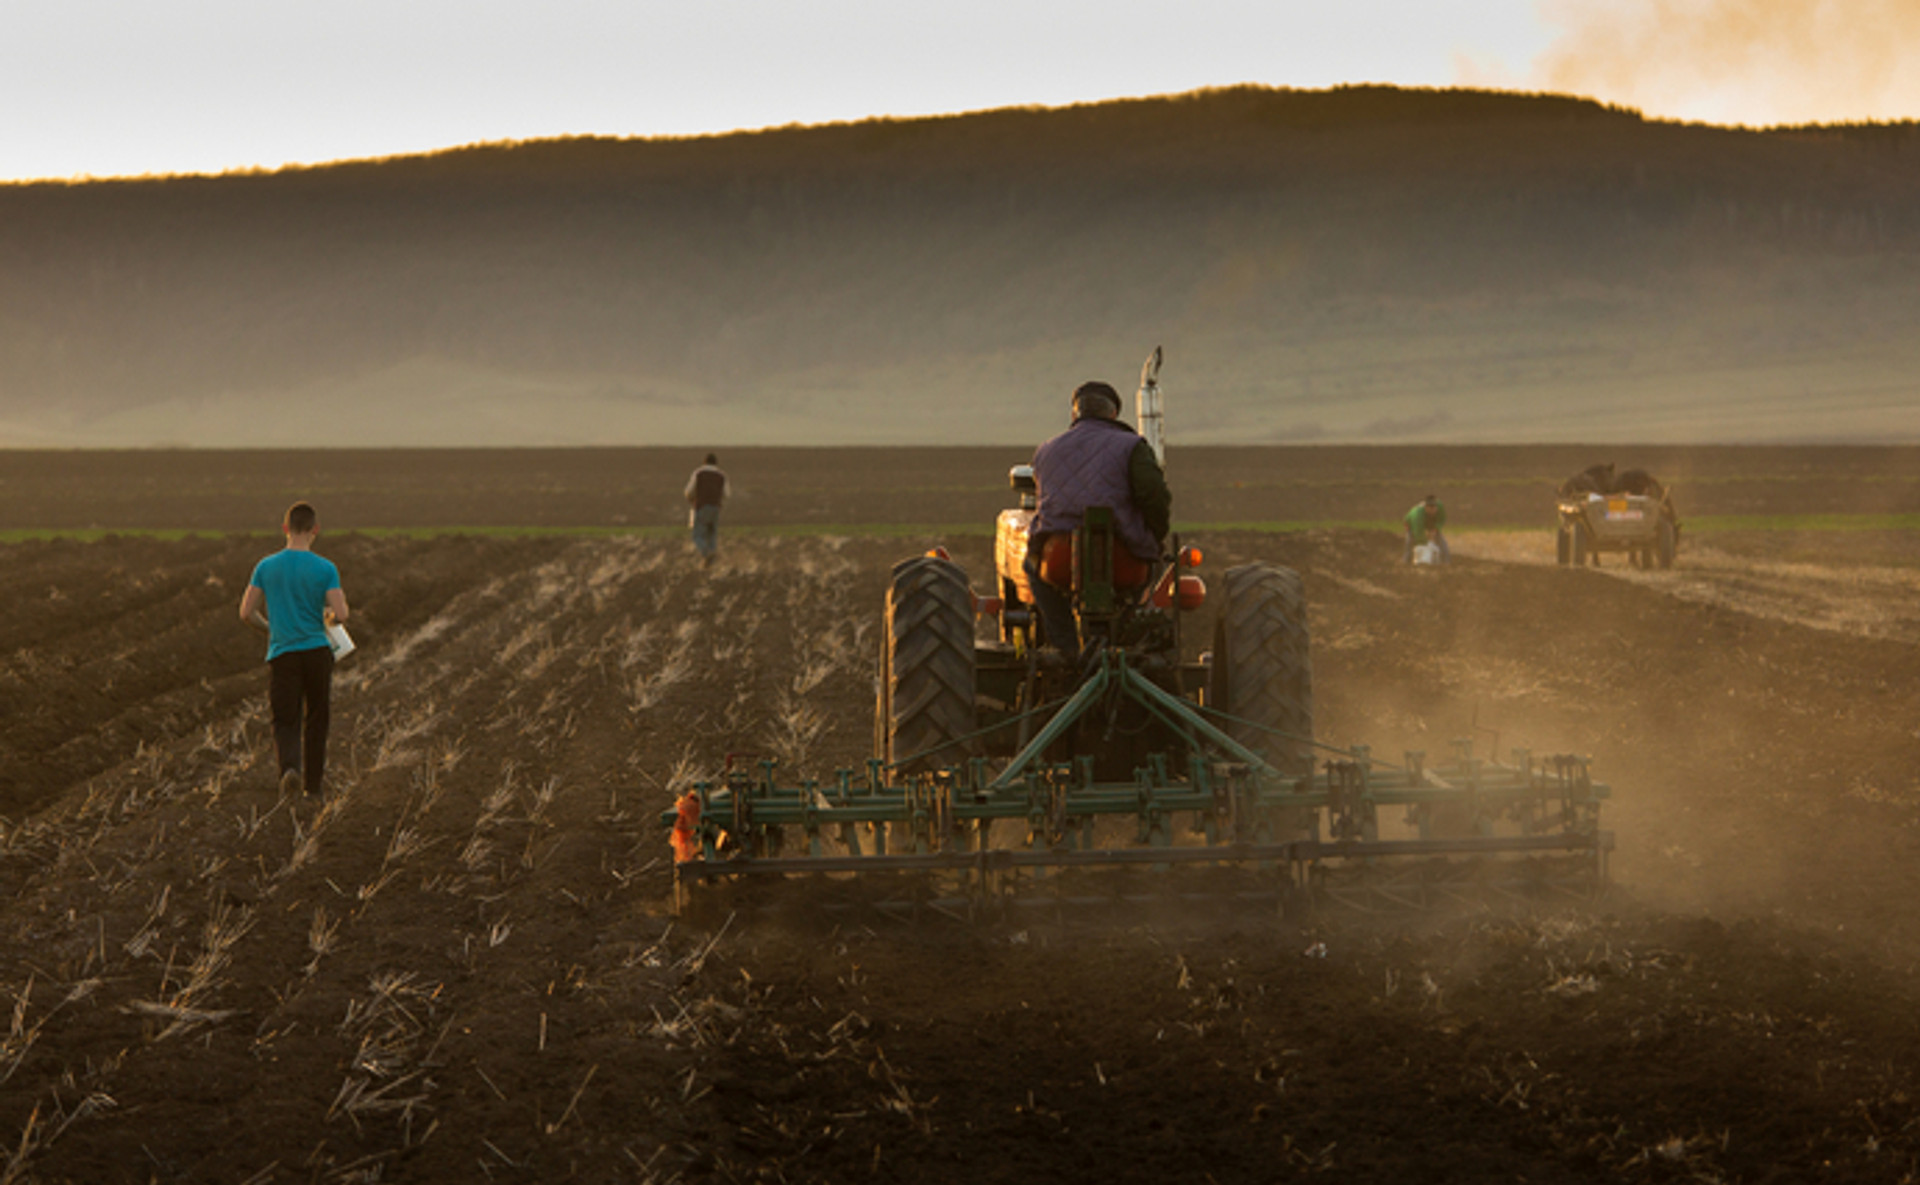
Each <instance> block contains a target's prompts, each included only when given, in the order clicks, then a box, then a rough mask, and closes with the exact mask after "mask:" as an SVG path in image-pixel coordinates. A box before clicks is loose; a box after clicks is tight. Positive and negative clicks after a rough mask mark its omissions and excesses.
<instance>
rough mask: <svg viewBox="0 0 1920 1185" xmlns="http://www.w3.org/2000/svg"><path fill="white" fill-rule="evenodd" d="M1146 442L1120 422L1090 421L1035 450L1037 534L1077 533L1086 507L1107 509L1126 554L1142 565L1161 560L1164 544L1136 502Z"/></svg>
mask: <svg viewBox="0 0 1920 1185" xmlns="http://www.w3.org/2000/svg"><path fill="white" fill-rule="evenodd" d="M1141 443H1142V441H1141V439H1140V436H1139V434H1138V433H1136V432H1135V431H1134V430H1133V429H1132V428H1129V427H1127V426H1126V425H1125V424H1123V423H1121V422H1120V421H1118V420H1107V419H1101V418H1099V417H1097V416H1087V417H1085V418H1083V419H1080V420H1077V421H1075V422H1074V425H1073V426H1072V427H1071V428H1068V429H1067V430H1066V431H1065V432H1062V433H1061V434H1060V435H1058V436H1056V437H1054V438H1053V439H1051V440H1049V441H1047V442H1046V443H1044V444H1042V445H1041V446H1040V447H1039V448H1038V449H1036V450H1034V454H1033V480H1034V483H1035V484H1036V485H1037V486H1039V495H1040V504H1039V513H1038V514H1036V515H1035V516H1034V521H1033V527H1032V534H1033V535H1034V536H1036V537H1037V536H1040V535H1052V534H1055V533H1056V532H1060V531H1072V530H1074V529H1075V528H1077V527H1079V525H1080V520H1081V518H1082V517H1084V516H1085V514H1086V511H1087V507H1089V506H1107V507H1111V508H1112V510H1113V522H1114V526H1115V527H1116V528H1117V529H1118V531H1119V534H1120V541H1121V542H1122V543H1125V544H1126V546H1127V550H1128V551H1130V552H1132V553H1133V554H1134V556H1135V557H1137V558H1139V559H1142V560H1147V561H1152V560H1155V559H1158V558H1159V556H1160V541H1159V540H1158V539H1156V538H1154V535H1153V532H1152V531H1150V530H1148V529H1147V524H1146V520H1145V519H1144V518H1142V517H1141V515H1140V508H1139V507H1138V506H1136V505H1134V501H1133V486H1132V479H1131V465H1132V461H1133V450H1134V449H1135V448H1136V447H1137V446H1138V445H1140V444H1141Z"/></svg>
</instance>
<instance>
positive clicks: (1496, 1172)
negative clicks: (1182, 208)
mask: <svg viewBox="0 0 1920 1185" xmlns="http://www.w3.org/2000/svg"><path fill="white" fill-rule="evenodd" d="M1202 541H1203V542H1204V543H1206V545H1207V549H1208V569H1209V570H1212V571H1216V572H1217V571H1222V570H1224V568H1225V567H1226V566H1227V565H1230V564H1232V563H1235V562H1240V561H1242V560H1245V559H1250V558H1266V559H1273V560H1277V561H1279V562H1285V563H1289V564H1292V565H1293V566H1296V567H1298V568H1300V569H1301V570H1302V571H1303V572H1304V573H1305V575H1306V580H1307V586H1308V589H1309V593H1310V597H1311V600H1312V605H1313V613H1314V618H1315V620H1314V628H1315V641H1316V651H1315V663H1316V681H1317V686H1318V688H1319V690H1320V693H1321V694H1320V705H1319V706H1320V720H1321V729H1322V732H1323V733H1324V734H1325V736H1326V737H1327V739H1329V740H1332V741H1335V742H1351V741H1367V742H1369V743H1372V744H1374V745H1375V746H1376V748H1377V750H1379V751H1382V753H1383V755H1386V756H1391V755H1393V754H1396V753H1397V752H1398V751H1399V749H1400V748H1403V747H1418V748H1425V749H1428V750H1436V751H1437V750H1440V749H1442V748H1444V747H1445V745H1446V744H1447V742H1448V741H1449V740H1450V739H1451V738H1452V737H1454V736H1456V735H1465V734H1468V733H1475V734H1476V735H1478V736H1479V738H1480V740H1481V743H1482V744H1483V745H1485V744H1487V743H1492V742H1493V741H1494V739H1495V738H1494V737H1493V735H1492V734H1493V733H1495V732H1497V733H1498V743H1499V745H1500V746H1501V747H1502V748H1506V747H1508V746H1511V745H1514V744H1531V745H1532V746H1533V747H1534V749H1535V751H1536V752H1554V751H1580V752H1590V753H1592V754H1593V755H1594V756H1595V757H1596V760H1597V762H1598V766H1599V770H1600V773H1601V775H1602V776H1603V777H1604V778H1606V779H1607V780H1608V781H1610V782H1612V783H1613V784H1614V785H1615V786H1616V788H1617V792H1618V797H1617V799H1616V802H1615V804H1614V806H1613V807H1611V808H1610V810H1609V814H1610V821H1611V823H1612V824H1613V825H1614V826H1616V827H1617V829H1618V830H1619V832H1620V844H1621V851H1620V855H1619V859H1618V861H1617V864H1616V872H1617V879H1618V881H1619V885H1618V887H1617V889H1616V890H1615V892H1614V894H1613V896H1612V897H1611V898H1610V899H1609V900H1608V901H1607V902H1605V903H1604V904H1603V905H1601V906H1600V907H1598V908H1594V909H1564V910H1563V909H1557V908H1543V909H1541V910H1539V911H1537V912H1530V913H1519V914H1475V915H1467V916H1453V917H1443V918H1431V919H1424V920H1421V921H1419V922H1416V923H1409V922H1406V921H1392V920H1387V921H1380V920H1369V919H1364V918H1358V917H1352V916H1343V915H1323V916H1321V917H1319V918H1317V919H1313V920H1311V921H1309V922H1305V923H1298V924H1289V923H1285V922H1283V921H1281V920H1279V919H1277V918H1273V917H1270V916H1266V915H1264V914H1242V915H1238V916H1224V915H1222V914H1220V913H1217V912H1206V911H1195V912H1188V913H1177V912H1174V911H1171V910H1168V911H1157V912H1155V913H1153V914H1152V915H1150V916H1149V915H1145V914H1115V915H1108V916H1104V917H1100V918H1098V919H1079V920H1075V919H1066V920H1052V919H1048V920H1041V921H1038V922H1025V923H1017V924H1010V925H1004V926H1002V925H987V926H980V927H975V928H960V927H953V926H944V925H933V926H924V927H921V928H918V929H910V928H903V927H894V926H888V925H884V924H882V923H879V922H865V923H860V922H848V921H843V920H835V919H834V918H830V917H827V916H825V915H819V914H814V913H812V912H811V910H810V906H811V904H812V899H811V897H810V896H809V895H808V894H806V893H798V894H795V895H794V899H793V901H792V902H790V903H789V904H787V905H785V906H780V907H775V908H768V909H764V910H761V911H758V912H753V913H743V914H739V915H737V916H733V917H731V919H730V920H729V919H727V918H726V915H725V914H724V912H723V913H721V914H720V915H719V917H718V919H717V920H716V921H715V923H714V924H713V925H711V926H706V927H701V926H696V925H693V924H690V923H678V924H676V923H674V922H673V921H672V920H671V919H669V918H668V917H667V916H666V914H665V911H664V905H665V896H666V888H667V884H668V880H667V868H666V864H665V860H666V857H667V849H666V845H665V844H664V842H663V841H662V837H661V836H660V834H659V832H658V831H657V828H656V827H655V825H654V822H653V820H654V818H655V816H656V815H657V813H658V812H659V810H660V809H661V808H662V807H664V806H665V805H666V804H667V803H668V802H669V801H670V797H671V793H672V791H673V790H675V789H677V788H678V786H679V785H681V784H683V783H684V782H685V781H687V780H688V779H690V778H692V777H694V776H698V775H700V774H706V773H711V772H712V771H714V770H715V769H717V768H718V767H719V765H720V764H721V763H722V762H723V761H724V760H725V757H726V755H727V754H728V753H740V754H752V755H770V754H775V753H778V754H780V755H782V756H783V757H784V758H786V759H788V760H789V761H791V762H792V763H793V765H794V767H795V768H801V769H811V770H816V771H826V770H829V769H831V768H832V767H833V766H835V765H840V764H852V763H855V762H857V761H858V760H860V759H861V758H863V757H864V756H865V753H866V748H867V745H868V740H869V735H870V733H869V730H870V712H871V685H870V682H869V673H868V663H869V655H870V650H871V645H872V630H873V629H874V628H875V625H874V622H875V621H876V619H877V617H878V612H877V609H878V606H879V603H880V597H881V595H882V590H883V588H884V582H885V579H886V571H887V567H888V565H889V564H890V563H891V561H892V560H894V559H896V558H899V557H900V556H901V555H903V554H907V553H910V552H911V551H912V550H914V549H915V548H916V547H919V546H924V545H925V543H926V542H928V541H924V540H922V541H916V540H889V539H871V538H804V539H782V538H768V537H759V538H751V539H740V538H729V539H728V540H727V541H726V544H725V551H724V554H723V559H722V561H721V563H720V564H719V565H718V566H716V567H715V568H714V569H712V570H710V571H702V570H701V569H699V568H698V567H697V566H695V565H693V564H692V563H690V562H689V556H688V554H687V551H686V549H685V547H684V544H683V543H682V542H681V541H680V540H678V539H646V538H606V539H577V540H569V539H553V538H532V539H472V538H459V539H436V538H422V539H410V538H409V539H373V538H366V537H359V536H351V535H345V536H340V537H333V538H328V539H326V540H323V545H322V549H323V550H324V551H325V552H326V553H327V554H329V555H331V556H332V557H333V558H335V559H336V560H338V561H339V562H340V564H341V566H342V570H343V572H344V573H345V575H346V579H347V583H348V587H349V590H350V593H351V595H352V596H353V598H354V601H355V604H356V608H357V611H358V612H359V614H360V624H359V628H358V629H357V630H356V634H357V637H358V638H359V640H360V642H361V645H362V650H361V652H360V653H358V654H356V655H355V656H354V657H353V658H352V659H351V660H349V662H348V663H347V664H345V665H343V666H342V668H341V671H340V683H339V692H338V698H337V709H336V711H337V717H336V725H335V737H336V745H335V756H334V767H335V770H336V775H335V779H334V785H335V790H336V795H335V797H333V798H332V799H331V800H330V801H329V802H328V803H327V804H326V806H325V807H324V809H320V808H317V807H316V806H315V805H314V804H311V803H305V802H286V801H283V800H281V799H280V798H279V797H278V795H277V792H276V791H275V790H274V789H273V787H272V784H271V782H272V780H271V778H270V777H269V774H268V770H269V768H270V765H271V761H270V758H269V756H268V753H267V749H268V742H267V739H266V730H265V727H264V719H263V717H264V705H263V696H262V694H261V693H262V690H263V686H264V674H263V672H262V671H261V670H260V669H259V656H258V650H259V644H258V641H257V640H256V639H255V638H254V637H253V636H252V635H250V634H247V633H246V632H244V631H243V630H241V629H240V627H239V626H238V625H237V623H236V622H234V620H233V606H234V604H235V603H236V602H237V599H238V591H239V587H240V584H241V583H242V582H243V581H244V580H245V578H246V572H247V569H248V567H249V566H250V564H251V562H252V560H253V559H254V558H256V556H257V555H258V554H259V553H260V552H261V551H262V550H263V549H264V548H265V547H267V546H270V545H271V541H270V540H268V539H262V538H258V537H254V538H245V537H228V538H222V539H194V540H184V541H179V542H173V543H166V542H159V541H152V540H140V539H125V538H123V539H115V540H108V541H104V542H100V543H91V544H77V543H69V542H35V543H23V544H14V545H8V546H7V547H6V548H5V550H6V552H7V563H6V564H5V565H4V567H0V592H4V593H5V594H6V595H7V597H8V600H9V603H10V604H11V605H12V606H14V607H15V608H14V611H13V612H12V613H10V614H9V615H8V616H7V617H6V618H4V619H0V709H4V717H0V718H4V720H5V721H6V722H7V723H6V726H5V729H4V732H3V733H0V778H3V779H4V784H5V787H6V795H7V798H6V802H5V803H4V805H3V806H0V811H4V813H5V814H6V816H7V817H8V819H9V820H10V821H9V822H8V824H7V825H6V827H5V830H4V838H3V841H0V883H3V884H4V887H5V889H6V890H7V900H8V902H9V905H8V906H7V908H6V913H5V915H4V918H3V919H0V988H4V990H5V991H6V993H7V994H8V996H9V997H10V998H11V1000H12V1001H13V1006H12V1023H11V1026H10V1029H9V1030H8V1034H7V1036H6V1039H5V1042H4V1044H0V1077H3V1078H4V1080H3V1081H0V1141H3V1142H4V1143H5V1144H6V1152H5V1154H4V1155H5V1156H6V1157H8V1158H10V1159H7V1160H0V1179H12V1180H29V1179H37V1180H44V1181H65V1180H71V1181H122V1180H124V1181H135V1180H139V1181H146V1180H150V1179H154V1180H162V1181H168V1180H235V1181H241V1180H260V1181H267V1180H285V1181H292V1180H365V1181H370V1180H381V1181H396V1180H419V1181H427V1180H453V1179H489V1178H490V1179H495V1180H543V1181H552V1180H567V1179H579V1180H620V1179H625V1180H648V1179H652V1180H658V1181H665V1180H671V1179H674V1178H676V1177H678V1178H680V1179H684V1180H748V1179H782V1178H784V1179H787V1180H845V1179H849V1178H854V1177H859V1178H870V1179H878V1180H889V1179H892V1180H916V1181H918V1180H969V1181H974V1180H998V1179H1014V1178H1016V1177H1025V1178H1036V1177H1038V1178H1059V1177H1063V1176H1067V1175H1073V1176H1079V1175H1082V1174H1089V1175H1091V1174H1094V1173H1098V1174H1100V1175H1102V1176H1105V1177H1109V1178H1112V1179H1118V1180H1143V1181H1144V1180H1149V1179H1153V1180H1166V1179H1197V1177H1198V1174H1199V1173H1202V1172H1204V1173H1208V1174H1210V1175H1211V1176H1212V1177H1213V1178H1214V1179H1215V1180H1221V1181H1227V1180H1270V1179H1274V1178H1285V1177H1289V1176H1295V1175H1303V1176H1304V1175H1312V1174H1315V1173H1319V1172H1329V1173H1330V1174H1332V1175H1335V1176H1339V1177H1343V1178H1345V1179H1365V1178H1367V1177H1369V1176H1387V1175H1402V1176H1403V1175H1408V1174H1415V1175H1423V1176H1433V1177H1436V1178H1440V1177H1451V1178H1454V1179H1462V1178H1466V1177H1480V1178H1496V1177H1497V1178H1513V1179H1518V1178H1520V1177H1525V1178H1526V1179H1528V1180H1577V1179H1591V1178H1593V1177H1596V1176H1610V1177H1611V1176H1619V1177H1623V1178H1624V1179H1628V1180H1656V1181H1657V1180H1679V1179H1722V1180H1762V1179H1768V1175H1769V1174H1770V1173H1782V1174H1785V1176H1786V1177H1787V1178H1801V1177H1809V1176H1814V1175H1820V1176H1822V1177H1823V1179H1831V1180H1873V1181H1881V1180H1897V1179H1899V1178H1900V1176H1901V1175H1902V1173H1904V1172H1907V1171H1909V1170H1910V1168H1911V1166H1912V1164H1913V1158H1914V1156H1915V1154H1916V1151H1920V1149H1916V1136H1915V1133H1914V1132H1913V1131H1911V1130H1909V1125H1910V1124H1911V1123H1912V1121H1913V1120H1914V1119H1915V1117H1916V1104H1915V1101H1914V1100H1915V1099H1916V1097H1920V1096H1916V1094H1915V1085H1916V1084H1915V1083H1914V1082H1913V1081H1912V1075H1911V1073H1910V1069H1909V1067H1910V1066H1911V1064H1912V1062H1913V1057H1912V1055H1913V1053H1914V1052H1915V1049H1916V1036H1917V1035H1920V1034H1916V1032H1915V1026H1914V1022H1913V1020H1912V1019H1911V1018H1912V1016H1913V1015H1914V1011H1913V1007H1912V1005H1913V1003H1914V994H1915V993H1914V987H1913V983H1912V978H1911V968H1912V966H1913V955H1914V953H1915V951H1916V950H1917V949H1920V928H1916V926H1915V924H1914V921H1913V919H1912V917H1911V909H1910V906H1909V903H1910V902H1911V900H1912V899H1913V897H1914V891H1915V889H1916V887H1917V886H1916V885H1915V884H1914V880H1915V877H1916V874H1915V873H1914V872H1913V871H1912V869H1913V868H1914V861H1913V859H1912V857H1913V854H1914V847H1915V831H1914V824H1915V821H1916V819H1920V813H1917V810H1916V808H1917V807H1920V794H1917V793H1916V787H1915V785H1914V783H1913V775H1912V772H1911V771H1912V770H1913V769H1914V768H1915V762H1914V757H1915V755H1916V754H1915V749H1916V746H1920V741H1916V738H1915V736H1914V734H1913V731H1912V723H1911V722H1912V720H1913V719H1914V718H1915V716H1916V713H1915V711H1914V708H1915V704H1914V696H1915V692H1914V687H1915V680H1914V676H1915V674H1916V670H1915V666H1916V663H1915V655H1914V653H1913V650H1912V645H1911V643H1910V642H1908V641H1905V640H1900V639H1895V640H1892V641H1889V640H1887V639H1885V638H1878V639H1876V638H1868V637H1863V636H1860V635H1859V634H1858V633H1855V632H1848V630H1847V628H1846V626H1847V623H1846V622H1845V621H1839V622H1835V623H1831V624H1834V625H1835V628H1833V629H1829V630H1824V631H1816V630H1812V629H1809V628H1806V627H1804V626H1802V625H1797V624H1794V623H1792V622H1788V621H1783V620H1777V619H1772V618H1768V617H1759V616H1754V615H1752V614H1748V613H1743V612H1739V611H1736V610H1734V609H1731V608H1728V607H1726V606H1725V605H1724V604H1722V603H1720V602H1717V601H1712V600H1708V601H1706V602H1704V603H1703V602H1699V601H1685V600H1680V599H1676V598H1673V597H1670V596H1667V595H1665V590H1664V589H1663V588H1662V587H1661V585H1660V583H1659V582H1658V581H1655V580H1646V581H1642V582H1637V583H1634V582H1623V581H1616V580H1612V579H1609V578H1607V577H1606V576H1605V575H1595V574H1592V573H1569V572H1560V571H1556V570H1553V569H1551V568H1549V567H1543V566H1537V565H1510V564H1498V563H1492V562H1475V561H1472V560H1467V561H1465V562H1462V563H1461V564H1459V565H1458V566H1456V568H1455V569H1453V570H1451V571H1448V572H1446V573H1432V572H1414V571H1407V570H1404V569H1401V568H1399V567H1398V566H1397V565H1395V564H1394V563H1393V562H1392V561H1393V559H1394V558H1395V557H1396V553H1397V543H1396V541H1395V540H1394V539H1392V538H1391V537H1387V536H1382V535H1377V534H1368V533H1363V532H1309V533H1305V534H1296V535H1286V536H1262V535H1216V536H1211V537H1208V538H1206V539H1203V540H1202ZM958 551H959V557H960V558H961V559H962V560H963V561H964V562H965V563H967V565H968V566H969V568H970V569H971V570H972V571H973V572H974V573H975V575H976V579H979V576H980V574H981V573H982V572H984V571H985V567H986V562H987V561H986V545H985V542H984V541H983V540H978V539H973V540H963V541H960V542H959V545H958ZM1191 636H1194V637H1203V636H1205V633H1204V630H1195V631H1193V633H1192V635H1191ZM1322 949H1324V952H1325V953H1324V957H1318V956H1317V955H1308V954H1307V953H1305V952H1308V951H1309V950H1312V951H1315V952H1318V951H1320V950H1322Z"/></svg>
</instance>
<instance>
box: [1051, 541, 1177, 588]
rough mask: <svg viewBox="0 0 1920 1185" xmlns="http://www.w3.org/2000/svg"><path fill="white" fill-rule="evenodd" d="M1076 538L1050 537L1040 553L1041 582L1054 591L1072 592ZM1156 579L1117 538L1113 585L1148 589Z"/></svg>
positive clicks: (1144, 562)
mask: <svg viewBox="0 0 1920 1185" xmlns="http://www.w3.org/2000/svg"><path fill="white" fill-rule="evenodd" d="M1073 539H1074V537H1073V536H1072V535H1071V534H1066V533H1062V534H1058V535H1051V536H1049V537H1048V538H1047V542H1046V545H1045V547H1044V549H1043V550H1042V551H1041V552H1040V579H1042V580H1044V581H1046V582H1047V583H1048V584H1051V585H1053V586H1054V587H1055V588H1058V589H1064V590H1066V591H1068V592H1071V591H1073ZM1152 576H1153V569H1152V567H1151V566H1150V565H1148V563H1147V562H1146V561H1145V560H1143V559H1140V558H1139V557H1138V556H1136V555H1134V554H1133V553H1132V552H1130V551H1128V550H1127V548H1126V545H1125V544H1123V543H1121V542H1120V541H1119V540H1118V539H1116V540H1114V541H1113V585H1114V587H1115V588H1118V589H1140V588H1145V587H1146V585H1147V581H1148V580H1149V579H1151V578H1152Z"/></svg>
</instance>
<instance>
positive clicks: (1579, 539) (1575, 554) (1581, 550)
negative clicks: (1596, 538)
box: [1567, 523, 1587, 568]
mask: <svg viewBox="0 0 1920 1185" xmlns="http://www.w3.org/2000/svg"><path fill="white" fill-rule="evenodd" d="M1567 530H1568V531H1569V532H1570V533H1571V534H1572V536H1573V538H1572V540H1571V541H1570V547H1569V554H1570V555H1571V557H1572V559H1573V566H1574V567H1576V568H1584V567H1586V566H1587V528H1586V525H1585V524H1583V523H1574V524H1573V525H1572V526H1570V527H1568V528H1567Z"/></svg>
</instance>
